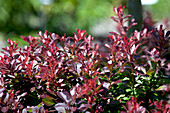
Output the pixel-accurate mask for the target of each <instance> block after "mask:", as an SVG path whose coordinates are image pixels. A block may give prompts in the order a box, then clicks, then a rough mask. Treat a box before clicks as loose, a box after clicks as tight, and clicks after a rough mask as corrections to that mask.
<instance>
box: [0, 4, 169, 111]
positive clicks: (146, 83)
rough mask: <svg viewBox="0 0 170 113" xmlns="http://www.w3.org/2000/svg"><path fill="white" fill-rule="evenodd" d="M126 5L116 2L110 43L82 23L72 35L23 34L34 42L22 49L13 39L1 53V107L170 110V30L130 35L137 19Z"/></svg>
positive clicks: (26, 109) (145, 29)
mask: <svg viewBox="0 0 170 113" xmlns="http://www.w3.org/2000/svg"><path fill="white" fill-rule="evenodd" d="M123 9H124V7H123V6H121V5H120V6H119V7H118V8H115V7H114V8H113V10H114V12H115V14H116V16H113V17H111V18H112V19H113V20H114V21H115V22H117V23H118V25H119V26H120V27H119V32H110V35H108V40H109V41H108V43H106V44H105V49H100V48H101V47H100V45H98V44H97V43H96V42H95V41H94V37H92V36H91V35H87V32H86V31H85V30H80V29H77V32H76V33H74V36H73V37H67V36H66V35H64V36H59V35H57V34H55V33H50V32H47V31H45V33H42V32H39V33H38V35H39V36H38V37H32V36H28V37H24V36H21V38H22V39H23V40H24V41H26V42H27V43H28V44H29V46H25V47H24V48H23V49H22V48H19V47H18V46H17V45H18V43H17V42H16V41H11V40H10V39H8V40H7V42H8V44H9V46H8V47H5V48H3V51H2V53H3V55H2V56H0V111H1V112H3V113H11V112H14V113H15V112H16V113H27V112H32V113H47V112H59V113H73V112H75V113H79V112H87V113H88V112H90V113H101V112H102V113H170V105H169V104H168V98H167V97H168V93H169V92H170V85H169V84H168V80H169V78H168V74H169V73H168V71H169V68H170V64H169V63H168V60H169V59H168V57H167V56H168V54H169V53H168V52H169V51H168V49H169V35H170V31H166V29H164V28H163V26H162V25H161V26H160V27H159V28H154V27H153V28H152V29H148V28H143V29H142V31H137V30H135V31H134V32H132V33H131V35H130V36H128V35H127V32H128V30H129V29H130V28H131V27H132V26H135V25H136V24H137V23H135V20H134V19H132V20H130V19H129V17H131V16H130V15H125V16H124V13H123ZM129 20H130V21H131V23H130V24H129V26H125V24H124V23H125V22H127V21H129ZM150 27H152V26H150Z"/></svg>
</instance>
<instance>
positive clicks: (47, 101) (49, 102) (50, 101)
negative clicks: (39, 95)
mask: <svg viewBox="0 0 170 113" xmlns="http://www.w3.org/2000/svg"><path fill="white" fill-rule="evenodd" d="M42 101H43V102H44V104H45V105H46V106H52V105H54V104H55V103H54V101H53V98H52V97H46V98H43V99H42Z"/></svg>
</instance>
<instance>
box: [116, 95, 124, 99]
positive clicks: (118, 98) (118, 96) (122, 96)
mask: <svg viewBox="0 0 170 113" xmlns="http://www.w3.org/2000/svg"><path fill="white" fill-rule="evenodd" d="M124 96H125V94H121V95H120V96H118V97H117V99H118V100H119V99H120V98H122V97H124Z"/></svg>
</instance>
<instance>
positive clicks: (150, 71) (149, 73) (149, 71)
mask: <svg viewBox="0 0 170 113" xmlns="http://www.w3.org/2000/svg"><path fill="white" fill-rule="evenodd" d="M153 72H154V71H153V70H152V69H150V70H148V71H147V72H146V74H147V75H149V76H151V74H152V73H153Z"/></svg>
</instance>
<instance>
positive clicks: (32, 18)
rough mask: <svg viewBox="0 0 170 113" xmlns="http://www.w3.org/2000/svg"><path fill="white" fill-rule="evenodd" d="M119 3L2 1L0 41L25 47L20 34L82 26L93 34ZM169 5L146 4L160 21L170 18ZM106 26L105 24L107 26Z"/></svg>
mask: <svg viewBox="0 0 170 113" xmlns="http://www.w3.org/2000/svg"><path fill="white" fill-rule="evenodd" d="M120 4H122V5H126V0H0V41H6V40H7V39H8V38H10V39H12V40H17V41H19V42H20V43H19V45H20V46H23V45H25V44H26V43H25V42H24V41H22V39H21V38H20V35H23V36H28V35H32V36H37V32H38V31H42V32H44V31H45V30H47V31H49V32H54V33H57V34H59V35H63V34H64V33H66V35H72V33H73V32H75V31H76V28H79V29H85V30H87V32H88V33H89V34H91V33H92V35H93V31H92V29H91V28H93V27H94V26H95V27H98V24H101V23H102V22H106V21H110V20H111V19H110V16H113V15H114V12H113V10H112V9H113V6H116V7H117V6H119V5H120ZM168 5H170V0H159V1H158V3H157V4H154V5H150V6H143V7H144V10H148V11H150V12H151V14H152V16H153V19H154V20H155V21H160V20H162V19H163V18H170V14H169V11H170V7H169V6H168ZM111 21H112V20H111ZM105 25H106V24H105ZM105 25H103V26H102V27H103V28H104V29H107V26H105ZM94 35H95V34H94ZM96 37H98V36H97V35H96ZM105 37H107V36H105ZM1 43H2V42H1ZM1 46H2V44H1ZM1 46H0V48H2V47H1Z"/></svg>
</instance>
